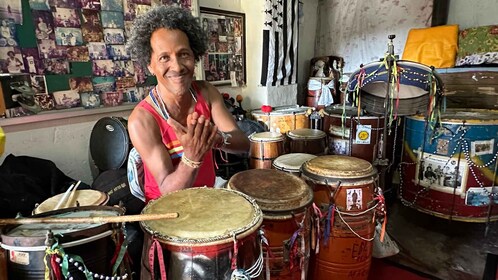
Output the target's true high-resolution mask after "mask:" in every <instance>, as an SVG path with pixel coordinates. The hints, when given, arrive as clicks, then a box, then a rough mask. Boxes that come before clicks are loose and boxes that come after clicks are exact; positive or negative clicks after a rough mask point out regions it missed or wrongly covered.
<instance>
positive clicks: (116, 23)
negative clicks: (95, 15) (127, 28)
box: [100, 11, 124, 29]
mask: <svg viewBox="0 0 498 280" xmlns="http://www.w3.org/2000/svg"><path fill="white" fill-rule="evenodd" d="M100 19H101V20H102V27H104V28H121V29H122V28H124V19H123V13H122V12H112V11H101V12H100Z"/></svg>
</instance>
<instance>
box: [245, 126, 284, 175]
mask: <svg viewBox="0 0 498 280" xmlns="http://www.w3.org/2000/svg"><path fill="white" fill-rule="evenodd" d="M249 141H250V147H249V168H252V169H270V168H271V165H272V162H273V161H274V160H275V159H276V158H277V157H278V156H280V155H283V154H284V153H285V142H284V141H285V137H284V135H282V134H280V133H278V132H259V133H254V134H251V135H249Z"/></svg>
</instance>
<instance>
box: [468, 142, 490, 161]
mask: <svg viewBox="0 0 498 280" xmlns="http://www.w3.org/2000/svg"><path fill="white" fill-rule="evenodd" d="M494 147H495V139H489V140H481V141H472V142H471V143H470V155H471V156H473V157H474V156H484V155H492V154H494V151H493V150H494Z"/></svg>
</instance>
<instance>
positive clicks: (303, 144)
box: [287, 128, 327, 155]
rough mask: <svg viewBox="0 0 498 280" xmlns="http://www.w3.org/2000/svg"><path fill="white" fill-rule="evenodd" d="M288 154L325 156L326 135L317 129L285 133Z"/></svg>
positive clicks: (303, 129) (301, 129) (302, 129)
mask: <svg viewBox="0 0 498 280" xmlns="http://www.w3.org/2000/svg"><path fill="white" fill-rule="evenodd" d="M287 139H288V142H289V153H305V154H312V155H323V154H326V147H327V134H325V132H323V131H321V130H318V129H310V128H300V129H295V130H291V131H288V132H287Z"/></svg>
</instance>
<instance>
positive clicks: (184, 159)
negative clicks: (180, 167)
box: [182, 155, 202, 169]
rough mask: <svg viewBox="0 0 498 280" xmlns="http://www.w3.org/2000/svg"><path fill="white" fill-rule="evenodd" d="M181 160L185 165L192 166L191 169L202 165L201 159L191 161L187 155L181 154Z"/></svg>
mask: <svg viewBox="0 0 498 280" xmlns="http://www.w3.org/2000/svg"><path fill="white" fill-rule="evenodd" d="M182 162H183V164H185V165H186V166H188V167H190V168H193V169H197V168H199V167H201V165H202V161H193V160H191V159H189V158H188V157H186V156H185V155H183V156H182Z"/></svg>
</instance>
